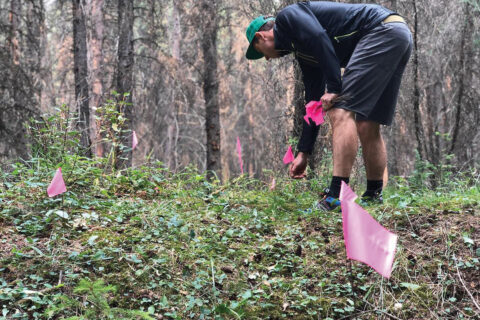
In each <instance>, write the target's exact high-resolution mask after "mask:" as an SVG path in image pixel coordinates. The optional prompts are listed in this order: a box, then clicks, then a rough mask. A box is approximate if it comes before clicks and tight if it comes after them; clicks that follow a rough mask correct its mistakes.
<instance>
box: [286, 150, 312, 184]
mask: <svg viewBox="0 0 480 320" xmlns="http://www.w3.org/2000/svg"><path fill="white" fill-rule="evenodd" d="M307 158H308V157H307V154H306V153H303V152H299V153H298V155H297V157H296V158H295V160H293V162H292V164H291V165H290V178H293V179H302V178H305V169H306V168H307Z"/></svg>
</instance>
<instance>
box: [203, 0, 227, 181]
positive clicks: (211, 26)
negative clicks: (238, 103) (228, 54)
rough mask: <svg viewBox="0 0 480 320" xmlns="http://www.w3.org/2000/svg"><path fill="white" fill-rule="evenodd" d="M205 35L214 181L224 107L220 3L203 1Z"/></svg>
mask: <svg viewBox="0 0 480 320" xmlns="http://www.w3.org/2000/svg"><path fill="white" fill-rule="evenodd" d="M201 10H202V15H203V32H202V39H201V47H202V53H203V60H204V61H203V62H204V69H203V74H202V76H203V79H202V80H203V81H202V89H203V95H204V99H205V130H206V133H207V175H208V177H209V178H213V177H214V175H213V173H214V172H215V173H216V174H217V175H218V176H219V177H220V178H221V174H222V172H221V170H222V163H221V157H220V156H221V153H220V106H219V103H218V74H217V30H218V23H217V21H218V17H217V1H216V0H213V1H211V0H203V1H202V3H201Z"/></svg>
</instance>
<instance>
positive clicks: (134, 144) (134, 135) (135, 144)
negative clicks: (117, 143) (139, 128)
mask: <svg viewBox="0 0 480 320" xmlns="http://www.w3.org/2000/svg"><path fill="white" fill-rule="evenodd" d="M137 144H138V139H137V134H136V133H135V131H132V150H133V149H135V148H136V147H137Z"/></svg>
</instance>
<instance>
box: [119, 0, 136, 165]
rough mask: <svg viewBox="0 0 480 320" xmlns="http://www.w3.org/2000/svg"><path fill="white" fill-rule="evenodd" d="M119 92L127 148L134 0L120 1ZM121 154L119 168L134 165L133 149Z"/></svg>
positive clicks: (131, 121) (131, 108) (124, 139)
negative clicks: (122, 101) (121, 98)
mask: <svg viewBox="0 0 480 320" xmlns="http://www.w3.org/2000/svg"><path fill="white" fill-rule="evenodd" d="M117 59H118V65H117V81H116V84H117V92H118V93H120V95H122V96H123V95H124V94H125V93H128V95H125V96H124V99H123V100H124V102H125V104H124V106H121V110H120V111H121V112H123V113H124V116H125V119H126V121H125V126H124V128H123V130H122V132H121V141H122V144H123V145H124V146H125V147H126V150H130V147H131V145H132V133H131V131H128V129H132V128H133V106H132V105H131V103H132V91H133V0H119V1H118V51H117ZM117 155H121V157H120V158H119V159H118V160H119V161H118V162H117V168H119V167H122V166H127V167H129V166H131V165H132V151H126V152H122V153H121V154H120V153H119V152H117Z"/></svg>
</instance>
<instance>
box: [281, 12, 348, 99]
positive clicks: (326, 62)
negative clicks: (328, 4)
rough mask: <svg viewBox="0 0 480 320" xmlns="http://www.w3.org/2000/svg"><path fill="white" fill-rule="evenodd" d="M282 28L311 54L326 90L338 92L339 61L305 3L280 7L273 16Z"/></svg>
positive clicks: (339, 86) (322, 29)
mask: <svg viewBox="0 0 480 320" xmlns="http://www.w3.org/2000/svg"><path fill="white" fill-rule="evenodd" d="M275 23H276V24H277V23H278V24H279V26H280V27H281V29H282V30H284V31H285V32H287V33H288V35H289V37H290V39H292V40H293V41H294V42H295V44H296V45H297V47H298V48H296V49H297V50H299V51H304V52H307V53H309V54H312V55H313V57H314V58H315V60H316V61H318V62H319V67H320V70H321V71H322V73H323V74H324V75H325V81H326V88H327V91H328V92H329V93H336V94H340V93H341V91H342V80H341V76H340V63H339V61H338V58H337V55H336V54H335V50H334V48H333V45H332V42H331V41H330V38H329V37H328V34H327V32H326V30H325V29H324V28H323V26H322V25H321V24H320V22H319V21H318V19H317V18H316V17H315V15H314V14H313V12H312V11H311V10H310V8H309V7H308V5H305V4H303V5H301V4H297V5H291V6H288V7H286V8H285V9H284V10H282V11H281V12H280V13H279V14H278V16H277V19H276V22H275Z"/></svg>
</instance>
